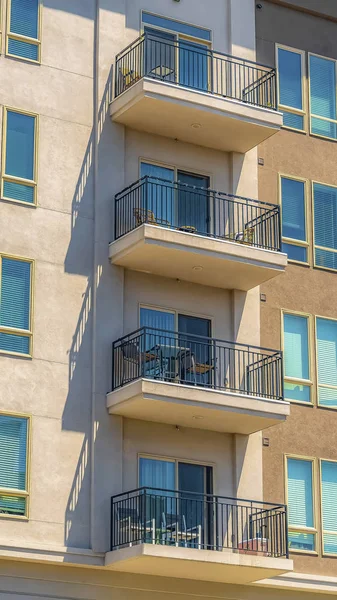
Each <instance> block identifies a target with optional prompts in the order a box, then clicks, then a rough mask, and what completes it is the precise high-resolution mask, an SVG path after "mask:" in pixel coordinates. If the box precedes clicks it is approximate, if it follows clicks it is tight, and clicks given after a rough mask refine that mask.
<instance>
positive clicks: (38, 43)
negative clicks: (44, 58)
mask: <svg viewBox="0 0 337 600" xmlns="http://www.w3.org/2000/svg"><path fill="white" fill-rule="evenodd" d="M0 1H1V0H0ZM11 8H12V0H7V35H6V49H5V51H6V56H10V57H13V58H16V59H18V60H23V61H25V62H30V63H34V64H35V65H36V64H41V31H42V4H41V0H38V15H37V38H31V37H29V36H25V35H20V34H18V33H13V32H11V29H10V22H11ZM10 39H12V40H18V41H19V42H27V43H28V44H34V45H35V46H37V48H38V57H37V60H33V59H31V58H25V57H24V56H18V55H17V54H11V53H10V52H9V51H8V41H9V40H10Z"/></svg>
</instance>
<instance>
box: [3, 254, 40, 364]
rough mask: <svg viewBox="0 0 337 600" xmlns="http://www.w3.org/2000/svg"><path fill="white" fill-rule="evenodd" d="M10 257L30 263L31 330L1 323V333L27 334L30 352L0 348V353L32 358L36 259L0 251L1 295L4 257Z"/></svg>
mask: <svg viewBox="0 0 337 600" xmlns="http://www.w3.org/2000/svg"><path fill="white" fill-rule="evenodd" d="M3 258H8V259H10V260H16V261H21V262H26V263H29V264H30V291H29V292H30V293H29V299H30V305H29V330H27V329H18V328H16V327H7V326H3V325H0V333H5V334H6V333H8V334H11V335H18V336H19V335H25V336H27V337H28V339H29V354H25V353H23V352H14V351H13V350H2V349H0V354H6V355H7V356H21V357H25V358H32V356H33V314H34V280H35V261H34V259H32V258H26V257H22V256H15V255H12V254H6V253H5V252H0V295H1V292H2V259H3Z"/></svg>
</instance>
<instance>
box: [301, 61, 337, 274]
mask: <svg viewBox="0 0 337 600" xmlns="http://www.w3.org/2000/svg"><path fill="white" fill-rule="evenodd" d="M311 56H316V57H317V58H323V59H324V60H329V61H330V62H334V63H335V75H336V81H337V61H336V60H335V59H334V58H330V57H329V56H322V54H316V53H315V52H308V96H309V133H310V135H312V136H313V137H317V138H320V139H323V140H330V141H332V142H337V138H333V137H329V136H327V135H322V134H318V133H313V131H312V128H311V118H312V117H314V118H316V119H322V121H330V122H332V123H337V115H336V120H335V119H329V118H327V117H320V116H319V115H315V114H314V113H312V112H311V93H310V89H311V81H310V57H311ZM336 99H337V88H336ZM333 270H336V269H333Z"/></svg>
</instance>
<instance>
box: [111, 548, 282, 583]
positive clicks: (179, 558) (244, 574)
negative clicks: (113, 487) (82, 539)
mask: <svg viewBox="0 0 337 600" xmlns="http://www.w3.org/2000/svg"><path fill="white" fill-rule="evenodd" d="M105 565H106V567H108V568H109V569H111V570H114V571H122V572H125V573H138V574H143V575H160V576H163V577H174V578H179V579H193V580H195V581H196V580H199V581H212V582H218V583H241V584H247V583H252V582H254V581H257V580H259V579H261V578H262V577H263V576H264V574H265V575H266V576H267V574H268V575H269V576H270V577H275V576H276V575H279V574H282V573H286V572H288V571H292V570H293V561H292V560H289V559H286V558H272V557H269V556H261V555H259V556H258V555H249V554H241V553H239V552H235V551H233V550H223V551H222V552H220V551H211V550H197V549H195V548H177V547H175V546H162V545H159V544H139V545H137V546H132V547H128V548H122V549H118V550H113V551H112V552H108V553H107V554H106V557H105Z"/></svg>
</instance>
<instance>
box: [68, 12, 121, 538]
mask: <svg viewBox="0 0 337 600" xmlns="http://www.w3.org/2000/svg"><path fill="white" fill-rule="evenodd" d="M67 6H68V4H67ZM111 82H112V67H111V69H110V71H109V74H108V77H107V81H106V85H105V88H104V91H103V94H102V99H101V103H100V106H99V109H98V132H97V133H98V135H97V144H98V147H99V145H100V141H101V136H102V135H103V132H104V131H105V129H109V126H110V123H109V119H108V107H109V101H110V98H111ZM109 134H110V131H107V135H109ZM94 144H95V136H94V130H92V131H91V132H90V137H89V140H88V144H87V147H86V151H85V154H84V157H83V161H82V166H81V170H80V173H79V177H78V180H77V184H76V188H75V192H74V195H73V199H72V207H71V237H70V243H69V246H68V250H67V254H66V258H65V264H64V269H65V272H66V273H69V274H71V275H75V276H82V277H85V278H86V287H85V291H84V293H83V297H82V304H81V308H80V311H79V315H78V321H77V325H76V328H75V331H74V334H73V337H72V343H71V346H70V349H69V352H68V355H69V367H68V395H67V399H66V402H65V406H64V410H63V414H62V429H63V430H66V431H72V432H78V433H79V434H81V435H82V442H81V447H80V450H79V456H78V461H77V466H76V470H75V473H74V477H73V482H72V485H71V489H70V493H69V498H68V502H67V506H66V511H65V529H64V544H65V545H66V546H68V547H77V548H81V547H83V548H89V547H90V502H91V499H90V493H91V476H92V475H91V463H90V454H91V452H93V450H94V449H93V447H92V445H91V444H92V415H91V402H92V369H93V360H92V359H93V355H92V352H93V348H92V334H93V292H94V289H93V286H94V278H93V271H92V269H93V242H92V240H93V236H94V220H93V219H94V201H95V198H94V177H93V175H94V173H93V169H94V162H93V161H94V153H95V148H94ZM110 226H111V224H110V222H109V223H108V225H107V227H108V228H109V227H110ZM102 270H103V265H100V264H99V265H97V272H98V277H97V279H96V280H95V285H96V293H97V292H98V290H99V287H100V285H101V277H100V275H101V274H102ZM107 353H109V350H108V349H107ZM109 376H110V373H107V375H106V379H107V381H108V380H109ZM97 431H98V430H97ZM96 435H97V432H96Z"/></svg>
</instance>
